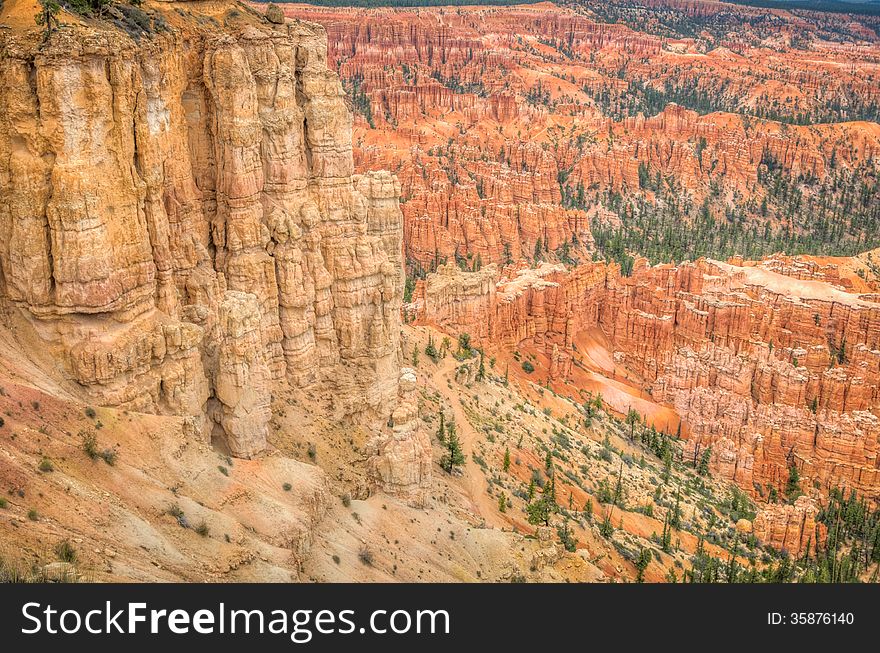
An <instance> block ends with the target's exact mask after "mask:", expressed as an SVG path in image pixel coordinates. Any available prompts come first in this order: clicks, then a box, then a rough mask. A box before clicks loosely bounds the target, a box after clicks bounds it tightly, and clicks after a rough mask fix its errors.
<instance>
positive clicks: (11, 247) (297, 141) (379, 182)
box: [0, 2, 403, 457]
mask: <svg viewBox="0 0 880 653" xmlns="http://www.w3.org/2000/svg"><path fill="white" fill-rule="evenodd" d="M144 9H145V10H146V12H147V13H146V14H145V15H146V16H147V17H148V18H149V19H150V21H151V22H150V24H152V25H153V28H150V29H148V30H147V32H146V33H143V34H140V35H139V38H137V39H134V38H132V37H131V36H129V35H128V34H127V33H126V31H124V30H123V29H121V28H119V27H116V26H114V25H112V24H111V23H109V22H105V21H100V20H96V21H89V23H88V24H71V25H68V26H66V27H65V28H64V29H61V30H57V31H56V32H55V33H53V34H52V35H51V37H50V38H49V39H48V40H47V41H46V42H41V40H40V35H39V34H37V33H36V31H35V30H30V31H23V30H15V29H13V30H3V31H2V32H0V83H2V84H3V86H4V88H6V89H9V92H4V93H3V94H2V97H0V161H2V162H3V163H2V164H0V182H2V183H0V296H2V297H3V298H4V301H7V302H10V303H12V304H13V305H14V306H16V307H17V308H18V309H19V310H20V312H21V314H22V315H23V316H24V318H25V319H26V320H27V322H28V324H29V327H30V328H31V329H32V330H33V332H34V333H35V334H36V335H38V336H39V338H40V342H41V343H42V346H44V347H47V348H49V349H51V350H52V351H53V352H54V353H55V354H56V355H57V359H58V360H59V362H60V366H59V370H58V371H60V372H61V375H62V376H63V378H64V379H65V381H66V382H67V383H69V387H70V389H71V390H72V391H74V392H77V393H82V394H83V395H85V396H87V397H88V398H89V401H91V402H96V403H102V404H110V405H119V406H124V407H128V408H132V409H135V410H140V411H145V412H159V413H167V414H175V415H183V416H190V417H193V418H194V421H193V422H192V423H193V424H195V425H196V428H195V429H194V430H195V431H196V433H195V435H196V437H202V438H205V439H207V438H208V437H210V434H211V433H212V431H213V432H214V435H215V437H216V438H217V439H218V440H221V441H222V442H223V443H224V444H225V446H226V447H227V448H228V449H229V451H230V452H231V453H233V454H234V455H236V456H244V457H250V456H253V455H256V454H257V453H259V452H260V451H261V450H262V449H263V448H264V447H265V446H266V437H267V433H268V422H269V406H270V403H271V401H270V400H271V395H272V392H273V388H275V387H277V386H278V385H279V384H281V385H283V386H290V387H293V388H294V389H297V390H299V391H301V392H308V393H309V394H310V395H311V396H313V397H316V398H318V399H319V400H324V401H325V402H326V403H327V405H328V410H330V411H331V413H330V414H331V415H332V416H333V417H335V418H336V419H340V420H354V419H358V420H361V419H364V420H368V421H370V422H371V423H378V424H381V423H384V422H385V421H386V420H387V418H388V415H390V414H391V413H392V411H393V410H394V407H395V405H396V403H397V401H398V374H399V372H398V370H399V363H398V355H399V353H398V348H399V347H398V343H399V324H400V318H399V308H400V301H401V295H402V286H403V283H402V281H403V276H402V266H401V258H400V252H401V251H402V246H401V235H402V226H401V215H400V210H399V207H398V205H397V199H396V198H397V194H398V188H399V187H398V186H397V182H396V180H395V179H394V178H393V177H391V176H390V175H389V174H387V173H379V172H375V173H369V174H366V175H362V176H356V175H354V174H353V159H352V152H351V114H350V113H349V111H348V110H347V109H346V106H345V102H344V92H343V89H342V86H341V84H340V82H339V79H338V77H337V76H336V74H335V73H333V72H332V71H330V70H329V69H328V68H327V54H326V53H327V46H326V36H325V33H324V31H323V29H322V28H321V27H319V26H318V25H315V24H311V23H305V22H301V21H291V20H284V19H283V17H280V16H279V11H280V10H277V8H276V9H275V10H272V11H271V12H270V13H269V14H268V17H269V20H268V21H266V20H265V19H264V18H263V17H262V16H261V15H259V14H257V13H255V12H254V11H252V10H250V9H247V8H245V7H244V6H243V5H236V4H233V3H232V2H215V3H202V2H199V3H193V11H188V10H180V9H178V8H171V7H168V6H167V5H163V4H161V3H158V4H151V3H145V7H144ZM157 25H162V26H163V27H162V28H161V29H159V28H158V27H156V26H157ZM218 25H223V27H222V28H218ZM56 373H57V372H56Z"/></svg>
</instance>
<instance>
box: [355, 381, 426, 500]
mask: <svg viewBox="0 0 880 653" xmlns="http://www.w3.org/2000/svg"><path fill="white" fill-rule="evenodd" d="M416 385H417V377H416V371H415V370H413V369H412V368H409V367H404V368H403V369H401V375H400V384H399V394H400V400H399V401H398V404H397V407H396V408H395V409H394V412H393V413H392V414H391V417H390V419H389V420H388V430H387V431H385V432H383V433H382V434H380V435H379V436H377V437H376V438H375V439H374V440H373V442H371V445H370V446H371V448H372V450H373V452H374V453H373V455H372V457H371V458H370V460H369V462H368V469H369V471H370V473H371V475H372V477H373V478H374V480H375V481H376V483H377V484H378V486H379V487H380V488H381V489H382V490H384V491H385V492H387V493H389V494H394V495H397V496H400V497H402V498H404V499H405V500H406V501H407V502H409V503H410V504H411V505H413V506H417V507H423V506H425V505H426V504H427V502H428V491H429V489H430V485H431V478H432V472H431V442H430V437H429V436H428V434H427V433H426V432H425V429H424V428H422V421H421V419H419V409H418V397H417V394H416Z"/></svg>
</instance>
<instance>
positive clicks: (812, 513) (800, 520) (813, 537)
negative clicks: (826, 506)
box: [752, 497, 828, 556]
mask: <svg viewBox="0 0 880 653" xmlns="http://www.w3.org/2000/svg"><path fill="white" fill-rule="evenodd" d="M818 515H819V508H818V506H817V505H816V501H815V500H814V499H811V498H809V497H799V498H798V499H797V500H796V501H795V502H794V504H793V505H790V504H769V505H767V506H766V507H765V508H763V509H762V510H761V511H760V512H759V513H758V515H757V517H755V521H754V523H753V526H752V528H753V532H754V534H755V537H756V538H758V541H759V542H761V543H762V544H766V545H769V546H772V547H773V548H775V549H777V550H780V551H788V553H790V554H791V555H793V556H799V555H801V554H804V553H809V554H810V555H813V554H814V553H815V551H817V550H820V549H821V548H822V547H823V546H824V545H825V539H826V537H827V535H828V529H827V528H826V527H825V524H820V523H817V522H816V517H817V516H818Z"/></svg>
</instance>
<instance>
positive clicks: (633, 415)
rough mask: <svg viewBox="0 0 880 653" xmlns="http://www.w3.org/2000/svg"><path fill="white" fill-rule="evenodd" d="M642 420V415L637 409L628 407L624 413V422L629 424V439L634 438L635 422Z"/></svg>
mask: <svg viewBox="0 0 880 653" xmlns="http://www.w3.org/2000/svg"><path fill="white" fill-rule="evenodd" d="M641 421H642V416H641V415H639V413H638V411H637V410H635V409H633V408H630V409H629V411H627V413H626V423H627V424H628V425H629V439H630V440H633V439H635V432H636V424H638V423H639V422H641Z"/></svg>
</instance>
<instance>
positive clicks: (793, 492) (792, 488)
mask: <svg viewBox="0 0 880 653" xmlns="http://www.w3.org/2000/svg"><path fill="white" fill-rule="evenodd" d="M801 494H802V492H801V474H800V472H799V471H798V468H797V465H795V464H792V465H791V466H790V467H789V468H788V482H787V483H786V484H785V496H787V497H788V500H789V501H794V500H795V499H797V498H798V497H799V496H800V495H801Z"/></svg>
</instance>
